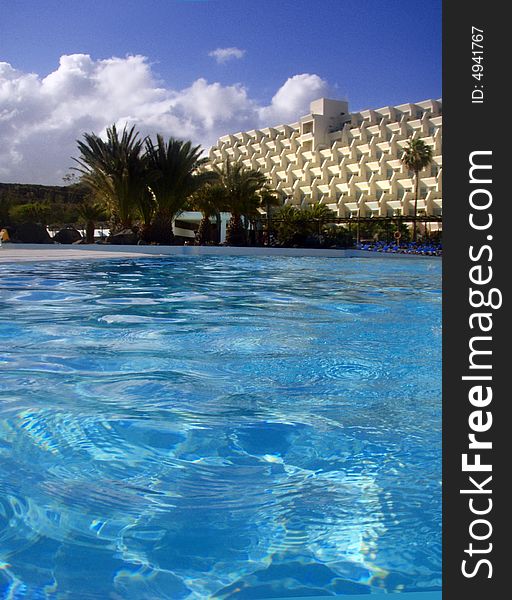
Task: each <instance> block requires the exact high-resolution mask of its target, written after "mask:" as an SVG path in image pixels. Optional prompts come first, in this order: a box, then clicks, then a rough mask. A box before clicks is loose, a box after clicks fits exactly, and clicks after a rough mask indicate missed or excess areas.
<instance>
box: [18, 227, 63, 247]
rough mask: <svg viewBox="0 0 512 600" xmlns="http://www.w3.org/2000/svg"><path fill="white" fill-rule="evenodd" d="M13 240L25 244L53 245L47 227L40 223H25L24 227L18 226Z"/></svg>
mask: <svg viewBox="0 0 512 600" xmlns="http://www.w3.org/2000/svg"><path fill="white" fill-rule="evenodd" d="M11 239H12V240H13V241H15V242H21V243H23V244H53V240H52V238H51V237H50V234H49V233H48V231H47V230H46V227H45V226H44V225H40V224H38V223H23V224H22V225H18V227H16V232H15V233H14V235H13V237H12V238H11Z"/></svg>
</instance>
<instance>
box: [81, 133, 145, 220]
mask: <svg viewBox="0 0 512 600" xmlns="http://www.w3.org/2000/svg"><path fill="white" fill-rule="evenodd" d="M83 137H84V140H83V141H80V140H78V149H79V151H80V157H79V158H75V159H74V160H75V162H76V163H77V164H78V167H74V169H75V170H76V171H78V172H79V173H80V174H81V181H82V182H83V183H84V184H86V185H87V187H88V188H89V189H90V190H91V191H92V192H93V193H94V194H95V195H96V197H98V198H101V199H102V200H103V201H104V202H105V203H106V205H107V206H108V208H110V210H111V212H112V213H113V221H114V222H116V221H119V224H120V226H121V228H130V227H131V226H132V220H133V218H134V217H135V215H136V214H137V212H138V211H139V209H140V203H141V202H142V198H143V195H144V193H145V192H146V190H147V186H148V171H147V167H146V159H145V157H144V156H143V155H142V147H143V144H144V140H141V139H139V134H138V133H137V132H136V131H135V126H133V127H131V128H130V129H127V126H125V127H124V129H123V131H122V134H121V137H119V134H118V131H117V129H116V126H115V125H112V127H109V128H108V129H107V140H106V141H104V140H102V139H101V138H100V137H98V136H97V135H96V134H94V133H85V134H84V136H83Z"/></svg>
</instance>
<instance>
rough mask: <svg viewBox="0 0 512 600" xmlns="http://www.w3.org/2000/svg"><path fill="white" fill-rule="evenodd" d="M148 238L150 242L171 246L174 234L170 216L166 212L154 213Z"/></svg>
mask: <svg viewBox="0 0 512 600" xmlns="http://www.w3.org/2000/svg"><path fill="white" fill-rule="evenodd" d="M148 237H149V240H150V241H151V242H154V243H156V244H162V245H164V246H172V245H173V243H174V232H173V230H172V215H171V214H169V212H168V211H167V210H162V209H160V210H158V211H157V212H156V213H155V216H154V218H153V222H152V223H151V227H150V228H149V232H148Z"/></svg>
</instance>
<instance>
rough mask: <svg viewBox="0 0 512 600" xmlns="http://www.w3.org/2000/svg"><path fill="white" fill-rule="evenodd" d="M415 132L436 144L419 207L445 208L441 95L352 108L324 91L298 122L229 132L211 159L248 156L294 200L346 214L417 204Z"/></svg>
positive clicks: (396, 210)
mask: <svg viewBox="0 0 512 600" xmlns="http://www.w3.org/2000/svg"><path fill="white" fill-rule="evenodd" d="M411 136H414V137H418V138H421V139H422V140H424V141H425V143H426V144H428V145H429V146H431V147H432V150H433V161H432V164H431V165H430V166H429V167H427V169H425V170H424V171H422V172H421V174H420V178H421V184H420V193H419V200H418V215H427V216H437V217H439V216H441V215H442V206H443V199H442V155H441V141H442V102H441V100H425V101H423V102H417V103H409V104H401V105H399V106H388V107H384V108H379V109H376V110H363V111H361V112H354V113H350V112H349V108H348V103H347V102H344V101H340V100H330V99H327V98H321V99H319V100H315V101H314V102H312V103H311V105H310V113H309V114H307V115H305V116H304V117H301V118H300V119H299V121H298V122H296V123H292V124H289V125H277V126H275V127H266V128H264V129H253V130H251V131H246V132H241V133H236V134H231V135H225V136H223V137H221V138H220V139H219V140H218V142H217V144H216V145H215V146H213V147H212V148H211V150H210V155H209V158H210V161H211V162H213V163H214V164H220V163H222V162H223V161H225V160H226V159H230V160H242V161H243V163H244V164H245V165H246V166H247V167H250V168H253V169H257V170H259V171H261V172H263V173H264V174H265V175H266V176H267V177H268V179H269V182H270V185H271V186H272V187H273V188H274V189H277V190H279V191H281V192H282V193H283V194H284V195H285V196H286V198H287V200H286V202H287V203H288V204H293V205H296V206H304V205H308V204H312V203H316V202H321V203H323V204H327V205H328V206H329V208H331V209H333V210H334V211H336V214H337V215H338V216H339V217H351V216H361V217H369V216H384V217H385V216H397V215H412V214H413V212H414V178H413V176H412V174H411V173H410V172H409V171H408V170H407V168H406V167H404V165H402V163H401V160H400V159H401V157H402V154H403V150H404V148H405V146H406V144H407V140H409V139H410V138H411Z"/></svg>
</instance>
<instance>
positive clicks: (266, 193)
mask: <svg viewBox="0 0 512 600" xmlns="http://www.w3.org/2000/svg"><path fill="white" fill-rule="evenodd" d="M258 196H259V208H260V209H261V210H263V211H264V212H265V218H266V221H267V245H268V244H269V242H270V222H271V219H272V209H273V208H276V207H278V206H281V205H282V201H281V198H280V196H279V193H278V192H277V191H275V190H272V189H270V188H269V187H267V186H265V187H263V188H262V189H261V190H260V191H259V194H258Z"/></svg>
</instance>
